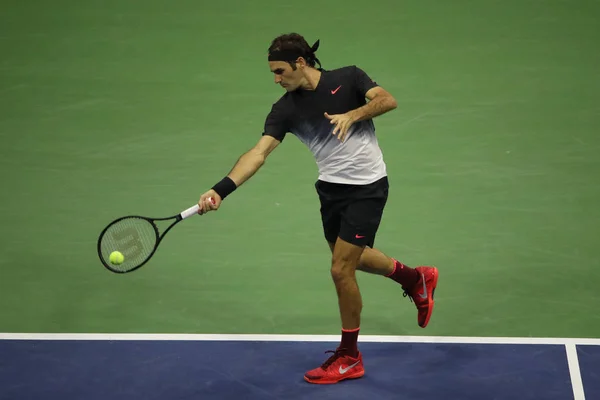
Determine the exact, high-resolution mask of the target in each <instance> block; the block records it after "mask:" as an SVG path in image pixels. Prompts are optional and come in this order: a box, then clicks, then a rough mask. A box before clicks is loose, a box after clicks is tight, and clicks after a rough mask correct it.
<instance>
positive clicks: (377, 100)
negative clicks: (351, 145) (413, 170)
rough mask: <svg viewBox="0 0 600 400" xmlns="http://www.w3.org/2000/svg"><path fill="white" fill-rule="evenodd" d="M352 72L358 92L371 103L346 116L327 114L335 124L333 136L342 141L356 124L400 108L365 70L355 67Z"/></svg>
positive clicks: (345, 114)
mask: <svg viewBox="0 0 600 400" xmlns="http://www.w3.org/2000/svg"><path fill="white" fill-rule="evenodd" d="M352 71H353V73H354V86H355V88H356V90H357V92H358V93H360V94H361V95H364V96H365V97H366V98H367V99H369V101H368V102H367V104H365V105H364V106H361V107H358V108H356V109H354V110H350V111H348V112H346V113H344V114H336V115H329V114H327V113H325V117H326V118H328V119H329V122H330V123H331V124H335V128H334V129H333V132H332V133H333V135H335V136H337V138H338V139H339V140H341V141H344V139H345V138H346V135H347V134H348V130H349V129H350V127H351V126H352V125H353V124H354V123H355V122H358V121H364V120H368V119H372V118H375V117H378V116H380V115H381V114H385V113H386V112H388V111H391V110H393V109H395V108H396V107H397V106H398V104H397V103H396V99H394V97H393V96H392V95H391V94H390V93H389V92H388V91H387V90H385V89H384V88H382V87H381V86H379V85H378V84H377V83H375V82H374V81H373V80H372V79H371V78H369V76H368V75H367V74H366V73H365V72H364V71H363V70H361V69H360V68H358V67H354V68H353V69H352Z"/></svg>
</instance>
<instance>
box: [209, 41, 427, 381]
mask: <svg viewBox="0 0 600 400" xmlns="http://www.w3.org/2000/svg"><path fill="white" fill-rule="evenodd" d="M318 45H319V42H318V41H317V42H316V43H315V45H313V47H310V46H309V45H308V43H307V42H306V40H305V39H304V38H303V37H302V36H301V35H299V34H296V33H292V34H286V35H282V36H279V37H277V38H275V39H274V40H273V42H272V43H271V46H270V47H269V56H268V61H269V67H270V69H271V71H272V72H273V73H274V74H275V83H276V84H279V85H281V86H282V87H283V88H284V89H285V90H286V93H285V94H284V95H283V96H282V97H281V98H280V99H279V101H277V102H276V103H275V104H274V105H273V106H272V109H271V112H270V113H269V114H268V116H267V118H266V122H265V127H264V132H263V134H262V137H261V138H260V140H259V141H258V143H257V144H256V146H255V147H254V148H252V149H251V150H249V151H248V152H246V153H245V154H243V155H242V156H241V157H240V158H239V160H238V161H237V163H236V164H235V166H234V167H233V169H232V170H231V171H230V172H229V174H228V175H227V176H226V177H225V178H223V179H222V180H221V181H219V182H218V183H217V184H216V185H215V186H214V187H213V188H212V189H210V190H209V191H207V192H206V193H204V194H203V195H202V196H200V200H199V202H198V205H199V206H200V211H199V213H202V214H203V213H206V212H208V211H213V210H217V209H218V208H219V207H220V205H221V202H222V201H223V200H224V199H225V198H226V197H227V196H228V195H229V194H231V193H232V192H233V191H234V190H235V189H237V188H238V187H239V186H240V185H242V184H243V183H244V182H246V181H247V180H248V179H249V178H250V177H251V176H253V175H254V173H256V171H258V169H259V168H260V167H261V166H262V165H263V164H264V163H265V160H266V158H267V156H268V155H269V154H270V153H271V152H272V151H273V150H274V149H275V148H276V147H277V146H278V145H279V143H281V142H282V141H283V139H284V137H285V135H286V133H288V132H291V133H292V134H294V135H295V136H296V137H298V139H300V140H301V141H302V142H303V143H304V144H305V145H306V146H307V147H308V148H309V149H310V150H311V151H312V152H313V154H314V157H315V159H316V162H317V165H318V169H319V178H318V180H317V182H316V185H315V186H316V191H317V193H318V195H319V199H320V202H321V217H322V223H323V230H324V234H325V239H326V240H327V242H328V244H329V247H330V248H331V252H332V261H331V276H332V278H333V282H334V283H335V287H336V290H337V295H338V303H339V309H340V315H341V322H342V332H341V342H340V345H339V346H338V347H337V349H336V351H335V352H333V353H334V354H333V355H332V356H331V357H330V358H329V359H328V360H327V361H325V363H324V364H322V365H321V366H320V367H317V368H315V369H313V370H311V371H308V372H306V374H305V375H304V379H305V380H306V381H308V382H310V383H323V384H325V383H337V382H339V381H342V380H344V379H352V378H360V377H361V376H363V375H364V368H363V362H362V355H361V353H360V352H359V350H358V346H357V339H358V332H359V328H360V314H361V310H362V299H361V294H360V291H359V288H358V284H357V282H356V277H355V272H356V270H357V269H358V270H361V271H365V272H368V273H372V274H378V275H382V276H384V277H388V278H391V279H393V280H394V281H396V282H398V283H399V284H400V285H401V286H402V289H403V290H404V296H407V295H408V296H409V297H410V298H411V299H412V300H413V301H414V302H415V305H416V307H417V310H418V315H417V321H418V324H419V326H421V327H422V328H425V327H426V326H427V324H428V323H429V319H430V317H431V313H432V311H433V306H434V300H433V295H434V291H435V288H436V285H437V279H438V271H437V268H434V267H417V268H414V269H413V268H409V267H408V266H406V265H404V264H402V263H400V262H398V261H397V260H395V259H393V258H390V257H388V256H387V255H385V254H383V253H382V252H381V251H379V250H377V249H375V248H373V244H374V241H375V235H376V232H377V229H378V227H379V224H380V221H381V217H382V214H383V209H384V207H385V204H386V201H387V197H388V180H387V172H386V165H385V163H384V160H383V156H382V152H381V149H380V148H379V145H378V142H377V139H376V137H375V126H374V123H373V120H372V119H373V118H375V117H377V116H379V115H381V114H383V113H386V112H388V111H390V110H393V109H395V108H396V100H395V99H394V98H393V97H392V96H391V95H390V94H389V93H388V92H387V91H386V90H384V89H383V88H382V87H380V86H378V85H377V83H375V82H374V81H372V80H371V79H370V78H369V77H368V76H367V74H366V73H365V72H363V71H362V70H361V69H359V68H357V67H356V66H350V67H344V68H339V69H335V70H331V71H327V70H324V69H322V68H315V64H316V63H318V64H319V67H320V66H321V63H320V62H319V60H318V59H317V58H316V56H315V52H316V50H317V48H318ZM365 98H366V99H369V102H367V101H366V100H365ZM210 198H212V199H214V200H211V199H210ZM213 201H214V203H213Z"/></svg>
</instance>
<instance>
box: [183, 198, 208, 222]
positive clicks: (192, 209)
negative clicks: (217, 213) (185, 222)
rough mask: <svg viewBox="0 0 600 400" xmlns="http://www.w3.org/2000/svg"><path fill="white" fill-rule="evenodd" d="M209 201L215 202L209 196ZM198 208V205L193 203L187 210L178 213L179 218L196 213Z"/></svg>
mask: <svg viewBox="0 0 600 400" xmlns="http://www.w3.org/2000/svg"><path fill="white" fill-rule="evenodd" d="M209 199H210V201H211V202H212V203H213V204H215V200H214V199H213V198H209ZM199 210H200V206H199V205H198V204H196V205H193V206H192V207H190V208H188V209H187V210H184V211H182V212H181V213H180V214H179V215H181V219H186V218H188V217H191V216H192V215H196V214H198V211H199Z"/></svg>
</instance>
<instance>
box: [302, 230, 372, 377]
mask: <svg viewBox="0 0 600 400" xmlns="http://www.w3.org/2000/svg"><path fill="white" fill-rule="evenodd" d="M362 251H363V246H357V245H354V244H352V243H348V242H346V241H344V240H342V239H340V238H338V240H337V241H336V244H335V248H334V251H333V254H332V260H331V277H332V279H333V283H334V285H335V289H336V292H337V297H338V305H339V310H340V317H341V321H342V338H341V341H340V345H339V346H338V348H337V349H336V350H335V351H334V352H333V353H334V354H333V355H332V356H331V357H330V358H329V359H328V360H327V361H326V362H325V363H324V364H323V365H321V366H320V367H318V368H315V369H313V370H311V371H308V372H307V373H306V374H305V375H304V379H305V380H306V381H308V382H310V383H320V384H325V383H337V382H339V381H342V380H345V379H356V378H360V377H361V376H363V375H364V373H365V372H364V368H363V364H362V356H361V354H360V352H359V351H358V345H357V341H358V333H359V330H360V314H361V311H362V298H361V294H360V290H359V288H358V283H357V282H356V267H357V266H358V262H359V260H360V256H361V253H362Z"/></svg>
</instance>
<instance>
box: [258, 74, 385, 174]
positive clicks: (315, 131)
mask: <svg viewBox="0 0 600 400" xmlns="http://www.w3.org/2000/svg"><path fill="white" fill-rule="evenodd" d="M376 86H377V83H375V82H374V81H373V80H371V78H369V76H368V75H367V74H366V73H365V72H364V71H362V70H361V69H360V68H358V67H356V66H349V67H343V68H339V69H335V70H331V71H322V72H321V78H320V80H319V83H318V84H317V87H316V89H315V90H303V89H298V90H295V91H293V92H287V93H285V94H284V95H283V96H282V97H281V98H280V99H279V101H277V103H275V104H274V105H273V107H272V109H271V112H270V113H269V115H268V116H267V119H266V121H265V129H264V132H263V135H269V136H273V137H274V138H276V139H278V140H279V141H282V140H283V138H284V137H285V135H286V133H288V132H291V133H292V134H294V135H295V136H296V137H298V139H300V140H301V141H302V142H303V143H304V144H305V145H306V146H307V147H308V148H309V149H310V150H311V151H312V153H313V155H314V157H315V160H316V162H317V166H318V168H319V180H322V181H325V182H332V183H344V184H354V185H366V184H369V183H373V182H375V181H377V180H379V179H380V178H383V177H384V176H386V165H385V162H384V161H383V154H382V152H381V149H380V148H379V144H378V142H377V138H376V137H375V125H374V123H373V120H371V119H369V120H365V121H359V122H355V123H354V124H353V125H352V126H351V127H350V129H349V131H348V134H347V136H346V139H345V141H344V142H341V141H340V140H339V139H338V138H337V136H334V135H333V134H332V132H333V129H334V128H335V125H334V124H331V121H330V120H329V119H327V118H326V117H325V115H324V114H325V112H327V113H328V114H329V115H334V114H343V113H346V112H348V111H351V110H354V109H356V108H358V107H361V106H363V105H365V104H366V99H365V94H366V93H367V91H368V90H369V89H371V88H373V87H376Z"/></svg>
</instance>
